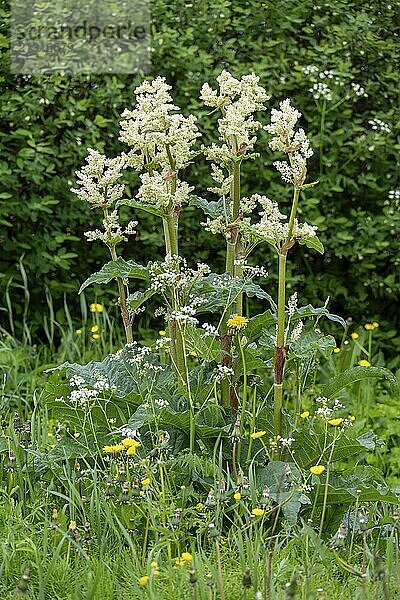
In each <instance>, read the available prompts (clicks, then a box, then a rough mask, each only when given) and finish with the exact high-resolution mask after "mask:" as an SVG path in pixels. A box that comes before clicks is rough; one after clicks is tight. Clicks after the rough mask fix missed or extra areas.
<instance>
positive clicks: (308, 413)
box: [300, 410, 310, 419]
mask: <svg viewBox="0 0 400 600" xmlns="http://www.w3.org/2000/svg"><path fill="white" fill-rule="evenodd" d="M309 416H310V412H309V411H308V410H305V411H304V412H302V413H301V414H300V417H301V418H302V419H307V417H309Z"/></svg>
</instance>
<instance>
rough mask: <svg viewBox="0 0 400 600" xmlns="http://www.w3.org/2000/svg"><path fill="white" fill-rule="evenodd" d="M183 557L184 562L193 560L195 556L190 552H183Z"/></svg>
mask: <svg viewBox="0 0 400 600" xmlns="http://www.w3.org/2000/svg"><path fill="white" fill-rule="evenodd" d="M181 559H182V560H183V561H184V562H190V561H191V560H193V556H192V555H191V554H190V552H182V554H181Z"/></svg>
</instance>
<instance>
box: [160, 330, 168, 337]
mask: <svg viewBox="0 0 400 600" xmlns="http://www.w3.org/2000/svg"><path fill="white" fill-rule="evenodd" d="M158 335H159V336H160V337H164V336H165V335H167V332H166V331H164V330H163V329H161V330H160V331H159V332H158Z"/></svg>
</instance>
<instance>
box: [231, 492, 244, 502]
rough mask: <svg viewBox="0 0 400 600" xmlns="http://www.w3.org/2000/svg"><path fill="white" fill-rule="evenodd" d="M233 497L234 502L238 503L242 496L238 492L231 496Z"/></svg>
mask: <svg viewBox="0 0 400 600" xmlns="http://www.w3.org/2000/svg"><path fill="white" fill-rule="evenodd" d="M233 497H234V498H235V500H237V501H239V500H240V498H241V497H242V494H241V493H240V492H236V494H233Z"/></svg>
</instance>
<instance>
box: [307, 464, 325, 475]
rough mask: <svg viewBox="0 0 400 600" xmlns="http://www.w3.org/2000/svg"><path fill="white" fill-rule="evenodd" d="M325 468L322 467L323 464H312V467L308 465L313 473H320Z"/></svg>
mask: <svg viewBox="0 0 400 600" xmlns="http://www.w3.org/2000/svg"><path fill="white" fill-rule="evenodd" d="M325 469H326V467H324V465H314V466H313V467H310V471H311V473H312V474H313V475H322V473H323V472H324V471H325Z"/></svg>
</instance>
